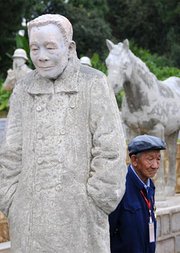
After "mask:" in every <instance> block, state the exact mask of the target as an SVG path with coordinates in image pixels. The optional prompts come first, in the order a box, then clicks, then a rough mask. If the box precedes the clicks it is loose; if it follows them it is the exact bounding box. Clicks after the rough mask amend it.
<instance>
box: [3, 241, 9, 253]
mask: <svg viewBox="0 0 180 253" xmlns="http://www.w3.org/2000/svg"><path fill="white" fill-rule="evenodd" d="M10 246H11V243H10V242H3V243H0V253H10Z"/></svg>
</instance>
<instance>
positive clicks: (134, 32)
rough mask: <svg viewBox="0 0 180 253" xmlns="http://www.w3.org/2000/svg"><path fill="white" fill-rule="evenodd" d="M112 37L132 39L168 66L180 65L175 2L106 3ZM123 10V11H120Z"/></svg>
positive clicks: (119, 0) (179, 4)
mask: <svg viewBox="0 0 180 253" xmlns="http://www.w3.org/2000/svg"><path fill="white" fill-rule="evenodd" d="M107 2H108V6H109V9H110V11H109V13H108V15H107V21H108V22H110V24H111V29H112V31H113V36H114V37H115V38H116V39H117V40H119V41H122V40H123V39H126V38H127V39H129V40H134V41H135V42H136V43H137V44H138V45H139V46H141V47H143V48H146V49H149V50H150V51H151V52H153V53H158V54H159V55H166V57H168V58H169V59H170V61H171V65H172V66H175V67H179V66H180V60H179V59H180V33H179V13H180V2H179V1H178V0H172V1H169V0H151V1H149V0H133V1H129V0H116V1H112V0H107ZM122 10H123V11H122Z"/></svg>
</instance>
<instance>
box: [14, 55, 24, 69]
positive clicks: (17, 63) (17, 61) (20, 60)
mask: <svg viewBox="0 0 180 253" xmlns="http://www.w3.org/2000/svg"><path fill="white" fill-rule="evenodd" d="M25 62H26V60H25V59H24V58H20V57H15V58H14V59H13V69H16V68H18V67H21V66H22V65H24V64H25Z"/></svg>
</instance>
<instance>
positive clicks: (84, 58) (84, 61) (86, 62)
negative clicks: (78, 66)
mask: <svg viewBox="0 0 180 253" xmlns="http://www.w3.org/2000/svg"><path fill="white" fill-rule="evenodd" d="M80 62H81V63H82V64H84V65H88V66H90V67H91V59H90V58H89V57H87V56H82V57H81V58H80Z"/></svg>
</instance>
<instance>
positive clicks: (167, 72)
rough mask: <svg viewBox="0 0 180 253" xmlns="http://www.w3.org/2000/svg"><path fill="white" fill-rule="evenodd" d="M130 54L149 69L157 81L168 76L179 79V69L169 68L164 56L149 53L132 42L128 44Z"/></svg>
mask: <svg viewBox="0 0 180 253" xmlns="http://www.w3.org/2000/svg"><path fill="white" fill-rule="evenodd" d="M130 48H131V50H132V52H133V53H134V54H135V55H136V56H137V57H139V58H140V59H141V60H142V61H143V62H145V63H146V65H147V66H148V67H149V69H150V71H151V72H152V73H153V74H154V75H155V76H156V77H157V78H158V79H159V80H164V79H166V78H168V77H170V76H177V77H180V69H178V68H175V67H171V65H170V62H169V59H167V58H166V57H165V56H159V55H157V54H152V53H150V51H149V50H146V49H142V48H139V47H138V46H137V45H136V44H135V43H134V42H132V43H131V44H130Z"/></svg>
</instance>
